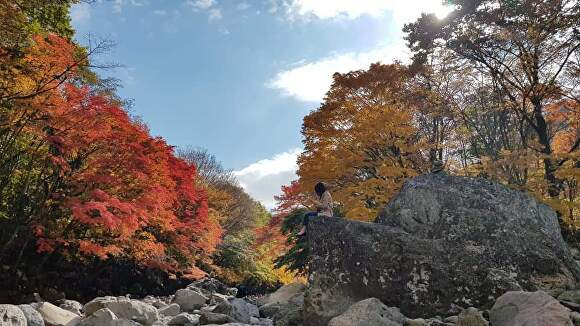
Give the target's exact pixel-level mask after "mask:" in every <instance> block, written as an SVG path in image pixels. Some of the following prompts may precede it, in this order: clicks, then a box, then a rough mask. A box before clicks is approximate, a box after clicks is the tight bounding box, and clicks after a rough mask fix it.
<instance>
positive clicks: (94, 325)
mask: <svg viewBox="0 0 580 326" xmlns="http://www.w3.org/2000/svg"><path fill="white" fill-rule="evenodd" d="M115 320H117V316H115V314H114V313H113V312H112V311H111V310H110V309H108V308H103V309H100V310H97V311H95V312H94V313H92V314H91V315H90V316H89V317H87V318H85V319H83V320H81V322H80V323H79V326H109V325H111V324H113V321H115Z"/></svg>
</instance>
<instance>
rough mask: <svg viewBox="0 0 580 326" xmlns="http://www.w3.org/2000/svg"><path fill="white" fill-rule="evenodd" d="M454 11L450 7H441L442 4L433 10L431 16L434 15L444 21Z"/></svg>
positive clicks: (452, 7)
mask: <svg viewBox="0 0 580 326" xmlns="http://www.w3.org/2000/svg"><path fill="white" fill-rule="evenodd" d="M454 9H455V7H454V6H452V5H443V4H442V5H439V6H437V7H435V8H434V10H433V14H435V16H436V17H437V18H439V19H444V18H445V17H447V15H449V13H450V12H452V11H453V10H454Z"/></svg>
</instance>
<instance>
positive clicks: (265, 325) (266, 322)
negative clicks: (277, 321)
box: [256, 318, 274, 326]
mask: <svg viewBox="0 0 580 326" xmlns="http://www.w3.org/2000/svg"><path fill="white" fill-rule="evenodd" d="M256 325H260V326H274V321H273V320H272V319H269V318H258V323H257V324H256Z"/></svg>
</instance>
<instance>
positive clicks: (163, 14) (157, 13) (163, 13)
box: [153, 9, 167, 16]
mask: <svg viewBox="0 0 580 326" xmlns="http://www.w3.org/2000/svg"><path fill="white" fill-rule="evenodd" d="M153 13H154V14H155V15H158V16H165V15H167V11H165V10H161V9H157V10H153Z"/></svg>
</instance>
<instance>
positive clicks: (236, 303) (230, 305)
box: [213, 298, 260, 323]
mask: <svg viewBox="0 0 580 326" xmlns="http://www.w3.org/2000/svg"><path fill="white" fill-rule="evenodd" d="M213 312H215V313H219V314H224V315H228V316H230V317H232V318H234V319H235V320H236V321H238V322H242V323H249V322H250V317H259V316H260V312H259V310H258V307H256V306H255V305H253V304H251V303H249V302H247V301H246V300H244V299H238V298H235V299H232V300H229V301H227V302H222V303H220V304H219V305H217V307H215V309H213Z"/></svg>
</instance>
